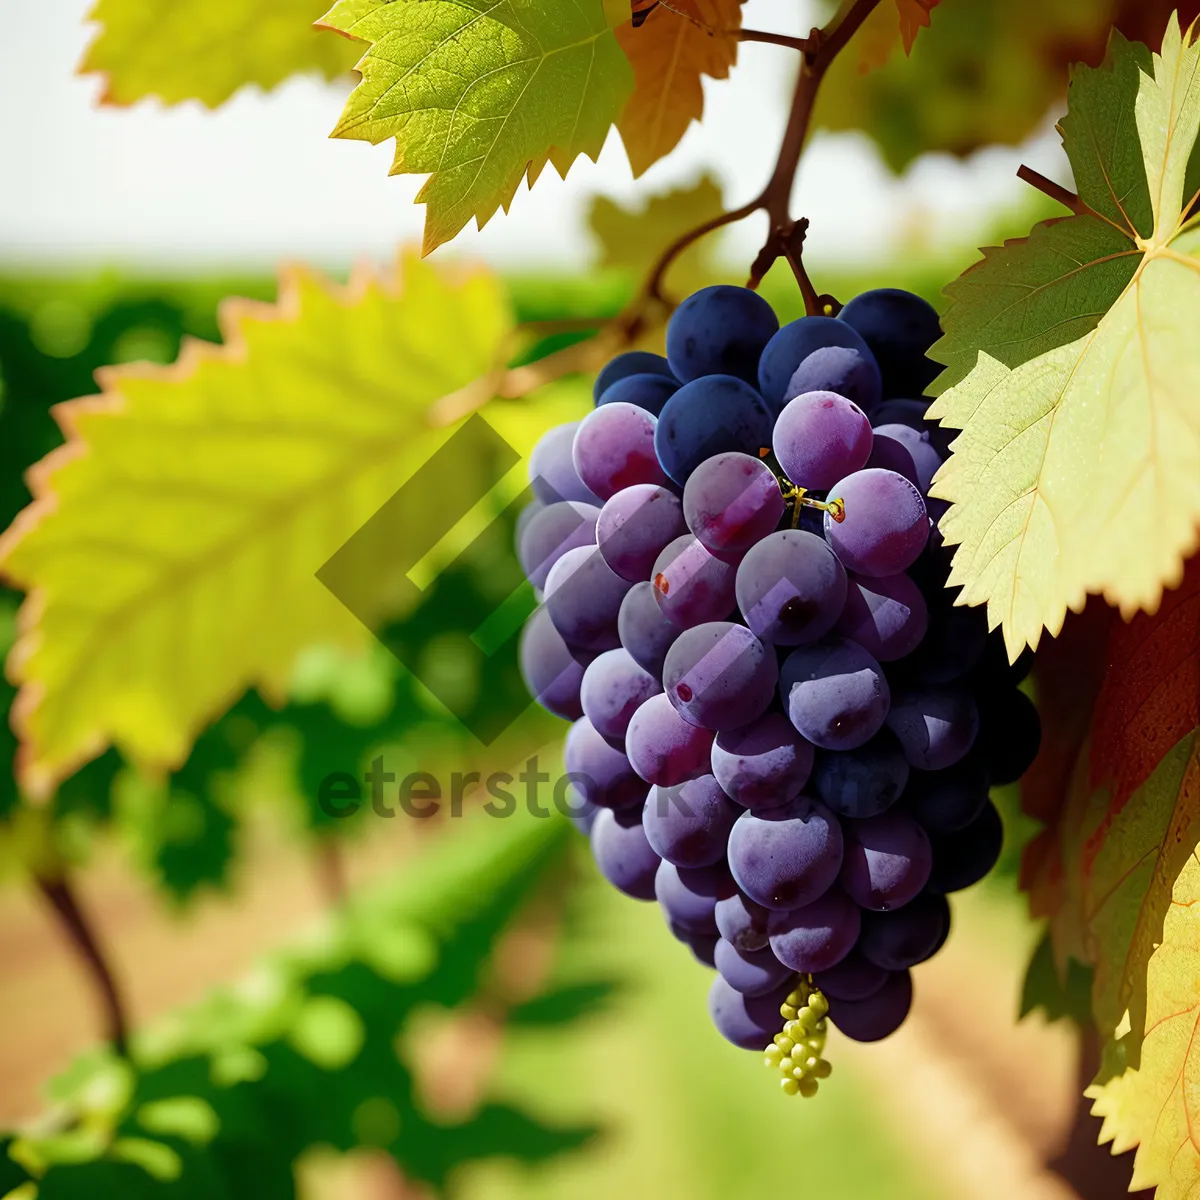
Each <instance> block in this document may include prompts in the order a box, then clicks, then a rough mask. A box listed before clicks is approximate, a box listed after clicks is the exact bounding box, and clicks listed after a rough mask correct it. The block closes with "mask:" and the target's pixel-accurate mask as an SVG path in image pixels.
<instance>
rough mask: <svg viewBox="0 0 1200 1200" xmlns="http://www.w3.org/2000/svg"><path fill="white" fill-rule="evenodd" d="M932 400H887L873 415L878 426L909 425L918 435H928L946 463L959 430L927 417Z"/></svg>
mask: <svg viewBox="0 0 1200 1200" xmlns="http://www.w3.org/2000/svg"><path fill="white" fill-rule="evenodd" d="M931 403H932V401H930V400H908V399H899V400H885V401H884V402H883V403H882V404H881V405H880V406H879V407H878V408H877V409H876V410H875V411H874V412H873V413H872V414H871V417H872V418H873V420H874V423H875V424H876V425H907V426H908V427H909V428H910V429H915V430H917V432H918V433H926V434H928V435H929V440H930V442H931V443H932V445H933V447H934V449H935V450H937V452H938V453H939V454H940V455H941V456H942V461H943V462H944V461H945V460H946V459H947V458H949V457H950V444H951V443H952V442H953V441H954V439H955V438H956V437H958V432H959V431H958V430H957V429H952V428H951V427H950V426H949V425H940V424H938V422H937V421H931V420H929V419H928V417H926V415H925V414H926V413H927V412H928V411H929V405H930V404H931Z"/></svg>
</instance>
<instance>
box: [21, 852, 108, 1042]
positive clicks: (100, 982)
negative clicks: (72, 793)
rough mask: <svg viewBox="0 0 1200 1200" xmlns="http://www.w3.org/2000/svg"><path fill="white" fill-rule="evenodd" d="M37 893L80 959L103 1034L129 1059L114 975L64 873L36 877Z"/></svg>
mask: <svg viewBox="0 0 1200 1200" xmlns="http://www.w3.org/2000/svg"><path fill="white" fill-rule="evenodd" d="M36 883H37V888H38V891H39V892H41V894H42V897H43V898H44V899H45V900H46V902H47V903H48V904H49V905H50V908H51V909H52V911H53V912H54V914H55V916H56V917H57V918H58V922H59V924H60V925H61V926H62V928H63V930H64V931H65V933H66V935H67V937H68V939H69V940H70V942H71V945H72V946H73V947H74V949H75V950H76V952H77V953H78V955H79V957H80V958H81V959H82V960H83V962H84V965H85V966H86V967H87V970H88V972H89V974H90V975H91V977H92V982H93V984H94V986H95V988H96V991H97V992H98V993H99V996H100V1002H101V1005H102V1007H103V1009H104V1031H105V1036H106V1037H107V1039H108V1040H109V1041H110V1042H111V1043H112V1045H113V1047H114V1049H115V1050H116V1051H117V1053H118V1054H120V1055H121V1056H122V1057H123V1058H128V1057H129V1019H128V1017H127V1015H126V1011H125V1002H124V1000H123V998H122V995H121V989H120V987H119V986H118V985H117V979H116V975H115V974H114V972H113V969H112V966H111V964H110V963H109V961H108V959H107V957H106V956H105V954H104V951H103V950H102V949H101V947H100V941H99V939H98V938H97V936H96V933H95V931H94V930H93V928H92V924H91V921H90V920H89V919H88V917H87V914H86V913H85V912H84V910H83V907H82V905H81V904H80V902H79V897H78V896H77V895H76V894H75V889H74V888H73V887H72V885H71V881H70V879H69V878H68V876H67V874H66V873H65V872H62V873H60V874H58V875H56V876H54V877H49V876H44V875H38V876H37V877H36Z"/></svg>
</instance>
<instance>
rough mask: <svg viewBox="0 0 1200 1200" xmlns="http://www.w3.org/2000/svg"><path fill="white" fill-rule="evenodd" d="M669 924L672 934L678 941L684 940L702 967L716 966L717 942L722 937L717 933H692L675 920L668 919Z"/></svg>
mask: <svg viewBox="0 0 1200 1200" xmlns="http://www.w3.org/2000/svg"><path fill="white" fill-rule="evenodd" d="M667 926H668V928H669V929H670V930H671V936H672V937H674V938H675V940H676V941H679V942H682V943H683V944H684V945H685V946H686V947H687V948H688V949H689V950H690V951H691V952H692V957H693V958H694V959H695V960H696V961H697V962H698V963H699V964H700V965H701V966H702V967H715V966H716V965H717V959H716V954H717V942H718V941H720V939H719V938H718V937H717V936H716V935H715V934H712V933H692V932H691V931H690V930H688V929H685V928H684V927H683V926H682V925H677V924H675V922H674V921H668V922H667Z"/></svg>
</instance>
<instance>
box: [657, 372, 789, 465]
mask: <svg viewBox="0 0 1200 1200" xmlns="http://www.w3.org/2000/svg"><path fill="white" fill-rule="evenodd" d="M771 423H772V422H771V414H770V413H769V412H768V411H767V407H766V405H765V404H764V403H763V401H762V397H761V396H760V395H759V394H758V393H757V392H756V391H755V390H754V389H753V388H752V387H751V386H750V385H749V384H748V383H745V382H743V381H742V380H741V379H736V378H734V376H732V375H706V376H704V377H702V378H700V379H696V380H694V381H693V382H691V383H688V384H685V385H684V386H683V387H681V388H680V389H679V391H677V392H676V393H675V394H674V395H673V396H672V397H671V398H670V399H669V400H668V401H667V402H666V404H664V405H663V410H662V413H661V414H660V415H659V418H658V428H657V429H656V430H655V434H654V448H655V450H656V451H657V453H658V461H659V462H660V463H661V464H662V469H663V470H664V471H666V473H667V474H668V475H669V476H670V477H671V478H672V479H673V480H674V481H675V482H676V483H677V484H679V485H680V486H681V487H683V486H684V485H686V484H687V481H688V477H689V476H690V475H691V473H692V472H693V471H694V470H695V469H696V468H697V467H698V466H699V465H700V464H701V463H702V462H704V461H705V460H706V459H710V458H714V457H716V455H718V454H724V453H726V452H729V451H738V452H741V453H743V454H749V455H752V456H753V457H758V452H759V451H760V450H761V449H763V447H765V446H769V445H770V444H771Z"/></svg>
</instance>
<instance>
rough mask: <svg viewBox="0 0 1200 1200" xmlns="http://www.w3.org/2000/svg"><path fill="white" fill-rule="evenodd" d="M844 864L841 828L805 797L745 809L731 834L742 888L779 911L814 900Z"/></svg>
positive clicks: (731, 852)
mask: <svg viewBox="0 0 1200 1200" xmlns="http://www.w3.org/2000/svg"><path fill="white" fill-rule="evenodd" d="M841 866H842V829H841V826H840V825H839V824H838V820H837V818H836V817H835V816H834V815H833V814H832V813H831V812H830V811H829V810H828V809H827V808H825V807H823V806H822V805H820V804H815V803H814V802H813V801H811V800H809V799H808V798H807V797H805V796H798V797H797V798H796V799H795V800H793V801H792V802H791V803H790V804H786V805H783V806H781V807H780V808H769V809H766V810H765V811H762V812H757V813H754V812H744V813H742V815H741V816H740V817H738V819H737V821H735V822H734V826H733V832H732V833H731V834H730V835H729V869H730V870H731V871H732V872H733V878H734V879H735V880H736V881H737V885H738V887H739V888H740V889H741V890H742V891H743V892H744V893H745V894H746V896H747V897H749V898H750V899H751V900H753V901H754V902H755V903H757V904H761V905H762V906H763V907H764V908H769V909H772V910H774V911H777V912H786V911H788V910H789V909H793V908H800V907H802V906H803V905H806V904H811V903H812V902H813V901H814V900H817V899H818V898H819V897H821V896H822V895H824V894H825V892H827V891H828V890H829V888H830V887H831V886H832V885H833V883H834V880H836V879H837V875H838V872H839V871H840V870H841Z"/></svg>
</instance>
